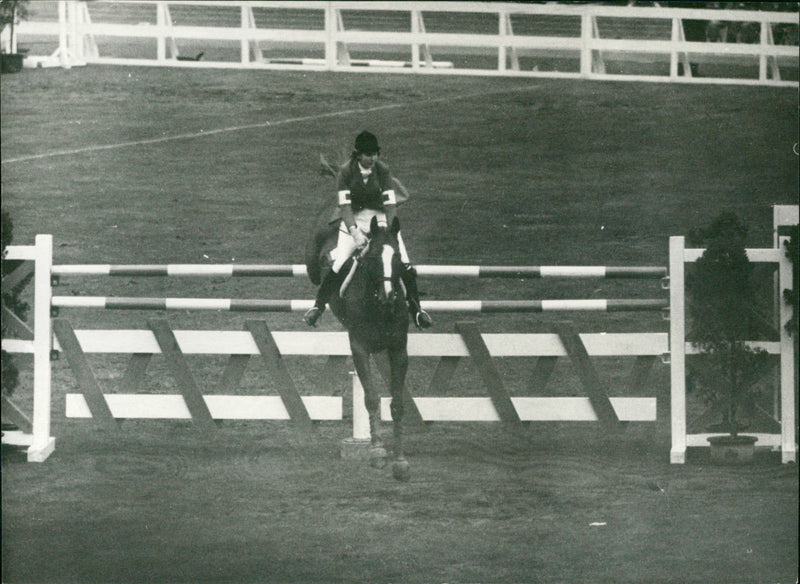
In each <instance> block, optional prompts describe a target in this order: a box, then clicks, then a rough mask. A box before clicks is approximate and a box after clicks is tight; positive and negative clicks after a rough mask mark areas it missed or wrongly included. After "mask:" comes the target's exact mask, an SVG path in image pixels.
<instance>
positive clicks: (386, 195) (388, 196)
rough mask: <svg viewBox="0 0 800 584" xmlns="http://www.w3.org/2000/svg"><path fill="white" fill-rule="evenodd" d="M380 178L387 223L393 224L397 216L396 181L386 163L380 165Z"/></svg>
mask: <svg viewBox="0 0 800 584" xmlns="http://www.w3.org/2000/svg"><path fill="white" fill-rule="evenodd" d="M378 179H379V181H380V185H381V199H382V201H383V212H384V214H385V215H386V224H387V225H389V226H391V225H392V221H394V218H395V217H397V197H396V196H395V192H394V182H393V181H392V173H391V171H390V170H389V167H387V166H386V165H384V164H379V165H378Z"/></svg>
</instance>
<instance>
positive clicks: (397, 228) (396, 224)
mask: <svg viewBox="0 0 800 584" xmlns="http://www.w3.org/2000/svg"><path fill="white" fill-rule="evenodd" d="M391 232H392V235H397V234H398V233H400V219H398V218H397V217H395V218H394V220H393V221H392V229H391Z"/></svg>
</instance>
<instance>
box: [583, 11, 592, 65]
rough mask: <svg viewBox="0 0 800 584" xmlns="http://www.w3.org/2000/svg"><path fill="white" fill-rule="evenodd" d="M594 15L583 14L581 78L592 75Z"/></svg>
mask: <svg viewBox="0 0 800 584" xmlns="http://www.w3.org/2000/svg"><path fill="white" fill-rule="evenodd" d="M591 38H592V15H591V14H589V13H588V12H585V13H584V14H581V77H589V76H590V75H591V73H592V49H591V46H590V41H591Z"/></svg>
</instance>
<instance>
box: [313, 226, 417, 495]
mask: <svg viewBox="0 0 800 584" xmlns="http://www.w3.org/2000/svg"><path fill="white" fill-rule="evenodd" d="M399 230H400V222H399V220H398V219H396V218H395V219H394V221H393V222H392V225H391V226H390V228H389V229H387V228H385V227H380V226H378V222H377V219H376V218H373V219H372V222H371V225H370V233H369V245H368V246H367V247H366V248H365V249H364V250H363V251H362V252H361V254H360V255H358V257H356V258H354V259H353V260H351V263H349V264H345V266H343V267H342V270H343V272H342V273H348V277H347V279H346V280H345V284H344V285H343V286H342V289H343V291H340V293H339V294H336V295H334V297H333V298H331V300H330V301H329V305H330V308H331V311H332V312H333V314H334V315H335V316H336V318H337V319H338V320H339V322H340V323H341V324H342V325H343V326H344V327H345V329H347V334H348V339H349V341H350V351H351V353H352V356H353V364H354V365H355V368H356V373H358V377H359V379H360V380H361V384H362V386H363V387H364V405H365V406H366V409H367V412H368V414H369V428H370V436H371V440H370V443H371V451H370V460H371V464H372V465H373V466H375V467H378V468H379V467H382V466H384V465H385V464H386V457H387V453H386V450H385V449H384V447H383V441H382V439H381V431H380V396H379V394H378V389H377V387H376V384H375V379H374V378H373V375H372V367H371V365H370V356H371V355H372V354H374V353H379V352H383V351H386V353H387V355H388V357H389V370H390V375H389V378H390V380H389V389H390V393H391V398H392V401H391V408H390V409H391V414H392V422H393V425H394V432H393V433H394V445H393V446H394V462H393V464H392V474H393V476H394V477H395V478H396V479H397V480H400V481H407V480H409V478H410V471H409V464H408V461H407V460H406V458H405V455H404V449H403V413H404V404H403V388H404V387H405V380H406V372H407V371H408V350H407V345H408V324H409V315H408V306H407V304H406V295H405V288H404V287H403V285H402V282H401V280H400V274H401V273H402V263H401V260H400V253H399V251H398V247H397V233H398V231H399ZM335 236H336V232H335V231H332V230H330V229H327V230H324V229H323V230H322V231H317V233H316V234H315V236H314V239H313V240H312V241H313V243H312V244H311V245H310V246H309V248H310V250H314V251H315V252H316V254H317V255H316V258H314V257H313V255H314V251H312V253H311V254H309V253H308V251H309V250H308V249H307V254H306V265H307V268H308V271H309V274H312V273H313V274H316V275H317V278H319V271H320V269H319V267H318V266H320V265H321V266H325V267H324V268H323V269H330V263H331V261H330V258H329V255H330V254H329V252H330V250H331V249H333V248H334V247H335V244H336V237H335ZM322 239H325V241H324V242H321V240H322ZM320 243H322V245H320ZM314 260H315V261H316V262H317V263H316V265H315V264H314ZM313 279H314V278H313V277H312V281H313Z"/></svg>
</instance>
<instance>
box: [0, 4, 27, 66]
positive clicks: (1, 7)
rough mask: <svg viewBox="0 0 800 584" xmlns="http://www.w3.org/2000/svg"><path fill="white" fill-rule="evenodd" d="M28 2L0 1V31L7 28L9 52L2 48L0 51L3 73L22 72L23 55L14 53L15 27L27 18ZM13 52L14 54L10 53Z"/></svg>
mask: <svg viewBox="0 0 800 584" xmlns="http://www.w3.org/2000/svg"><path fill="white" fill-rule="evenodd" d="M27 3H28V0H0V25H2V26H0V31H2V32H5V30H6V27H9V33H10V34H9V43H8V46H9V47H10V50H9V51H6V47H5V46H3V47H2V51H0V69H2V72H3V73H18V72H19V71H21V70H22V61H23V59H24V58H25V55H23V54H22V53H19V52H16V46H17V43H16V30H15V29H16V26H17V24H19V21H20V20H22V19H23V18H26V17H27V16H28V9H27V6H26V5H27ZM12 51H14V52H12Z"/></svg>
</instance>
